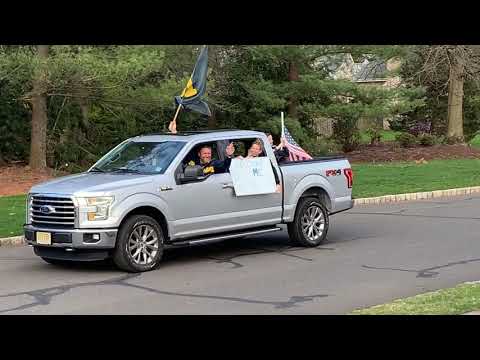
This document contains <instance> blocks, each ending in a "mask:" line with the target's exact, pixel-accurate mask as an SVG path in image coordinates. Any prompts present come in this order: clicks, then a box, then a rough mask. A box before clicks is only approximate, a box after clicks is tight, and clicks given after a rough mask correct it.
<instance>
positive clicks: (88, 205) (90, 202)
mask: <svg viewBox="0 0 480 360" xmlns="http://www.w3.org/2000/svg"><path fill="white" fill-rule="evenodd" d="M114 199H115V197H113V196H95V197H85V198H78V202H79V205H80V211H81V212H85V213H87V219H88V221H95V220H107V219H108V216H109V213H110V206H111V205H112V203H113V200H114Z"/></svg>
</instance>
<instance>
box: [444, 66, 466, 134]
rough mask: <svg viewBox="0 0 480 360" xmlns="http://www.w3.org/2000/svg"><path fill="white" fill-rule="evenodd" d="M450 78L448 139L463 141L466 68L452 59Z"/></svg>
mask: <svg viewBox="0 0 480 360" xmlns="http://www.w3.org/2000/svg"><path fill="white" fill-rule="evenodd" d="M452 60H453V61H452V66H450V78H449V83H448V117H447V120H448V130H447V136H448V137H455V138H457V139H459V140H460V141H463V82H464V67H463V65H462V64H461V63H459V62H458V61H456V59H455V58H453V59H452Z"/></svg>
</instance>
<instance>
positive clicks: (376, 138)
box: [365, 127, 382, 145]
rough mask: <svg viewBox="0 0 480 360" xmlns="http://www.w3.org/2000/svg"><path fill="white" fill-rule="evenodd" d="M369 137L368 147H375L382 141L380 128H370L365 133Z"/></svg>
mask: <svg viewBox="0 0 480 360" xmlns="http://www.w3.org/2000/svg"><path fill="white" fill-rule="evenodd" d="M365 132H366V133H367V135H368V136H369V137H370V145H376V144H378V143H380V141H381V139H382V128H380V127H371V128H369V129H367V130H366V131H365Z"/></svg>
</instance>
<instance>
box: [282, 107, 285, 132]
mask: <svg viewBox="0 0 480 360" xmlns="http://www.w3.org/2000/svg"><path fill="white" fill-rule="evenodd" d="M281 119H282V138H284V137H285V123H284V120H283V111H282V112H281Z"/></svg>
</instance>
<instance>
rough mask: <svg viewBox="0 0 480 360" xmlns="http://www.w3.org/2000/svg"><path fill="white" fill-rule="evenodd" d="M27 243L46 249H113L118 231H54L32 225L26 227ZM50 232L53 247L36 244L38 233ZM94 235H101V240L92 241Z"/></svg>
mask: <svg viewBox="0 0 480 360" xmlns="http://www.w3.org/2000/svg"><path fill="white" fill-rule="evenodd" d="M23 228H24V233H25V241H26V242H27V243H28V244H30V245H33V246H36V247H37V246H38V247H42V248H43V247H45V248H65V249H66V248H68V249H85V250H88V249H113V248H115V242H116V239H117V232H118V229H52V228H41V227H36V226H32V225H25V226H24V227H23ZM38 231H41V232H49V233H50V234H51V238H52V244H51V245H42V244H38V243H37V242H36V233H37V232H38ZM93 234H98V235H99V240H96V239H92V235H93Z"/></svg>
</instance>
